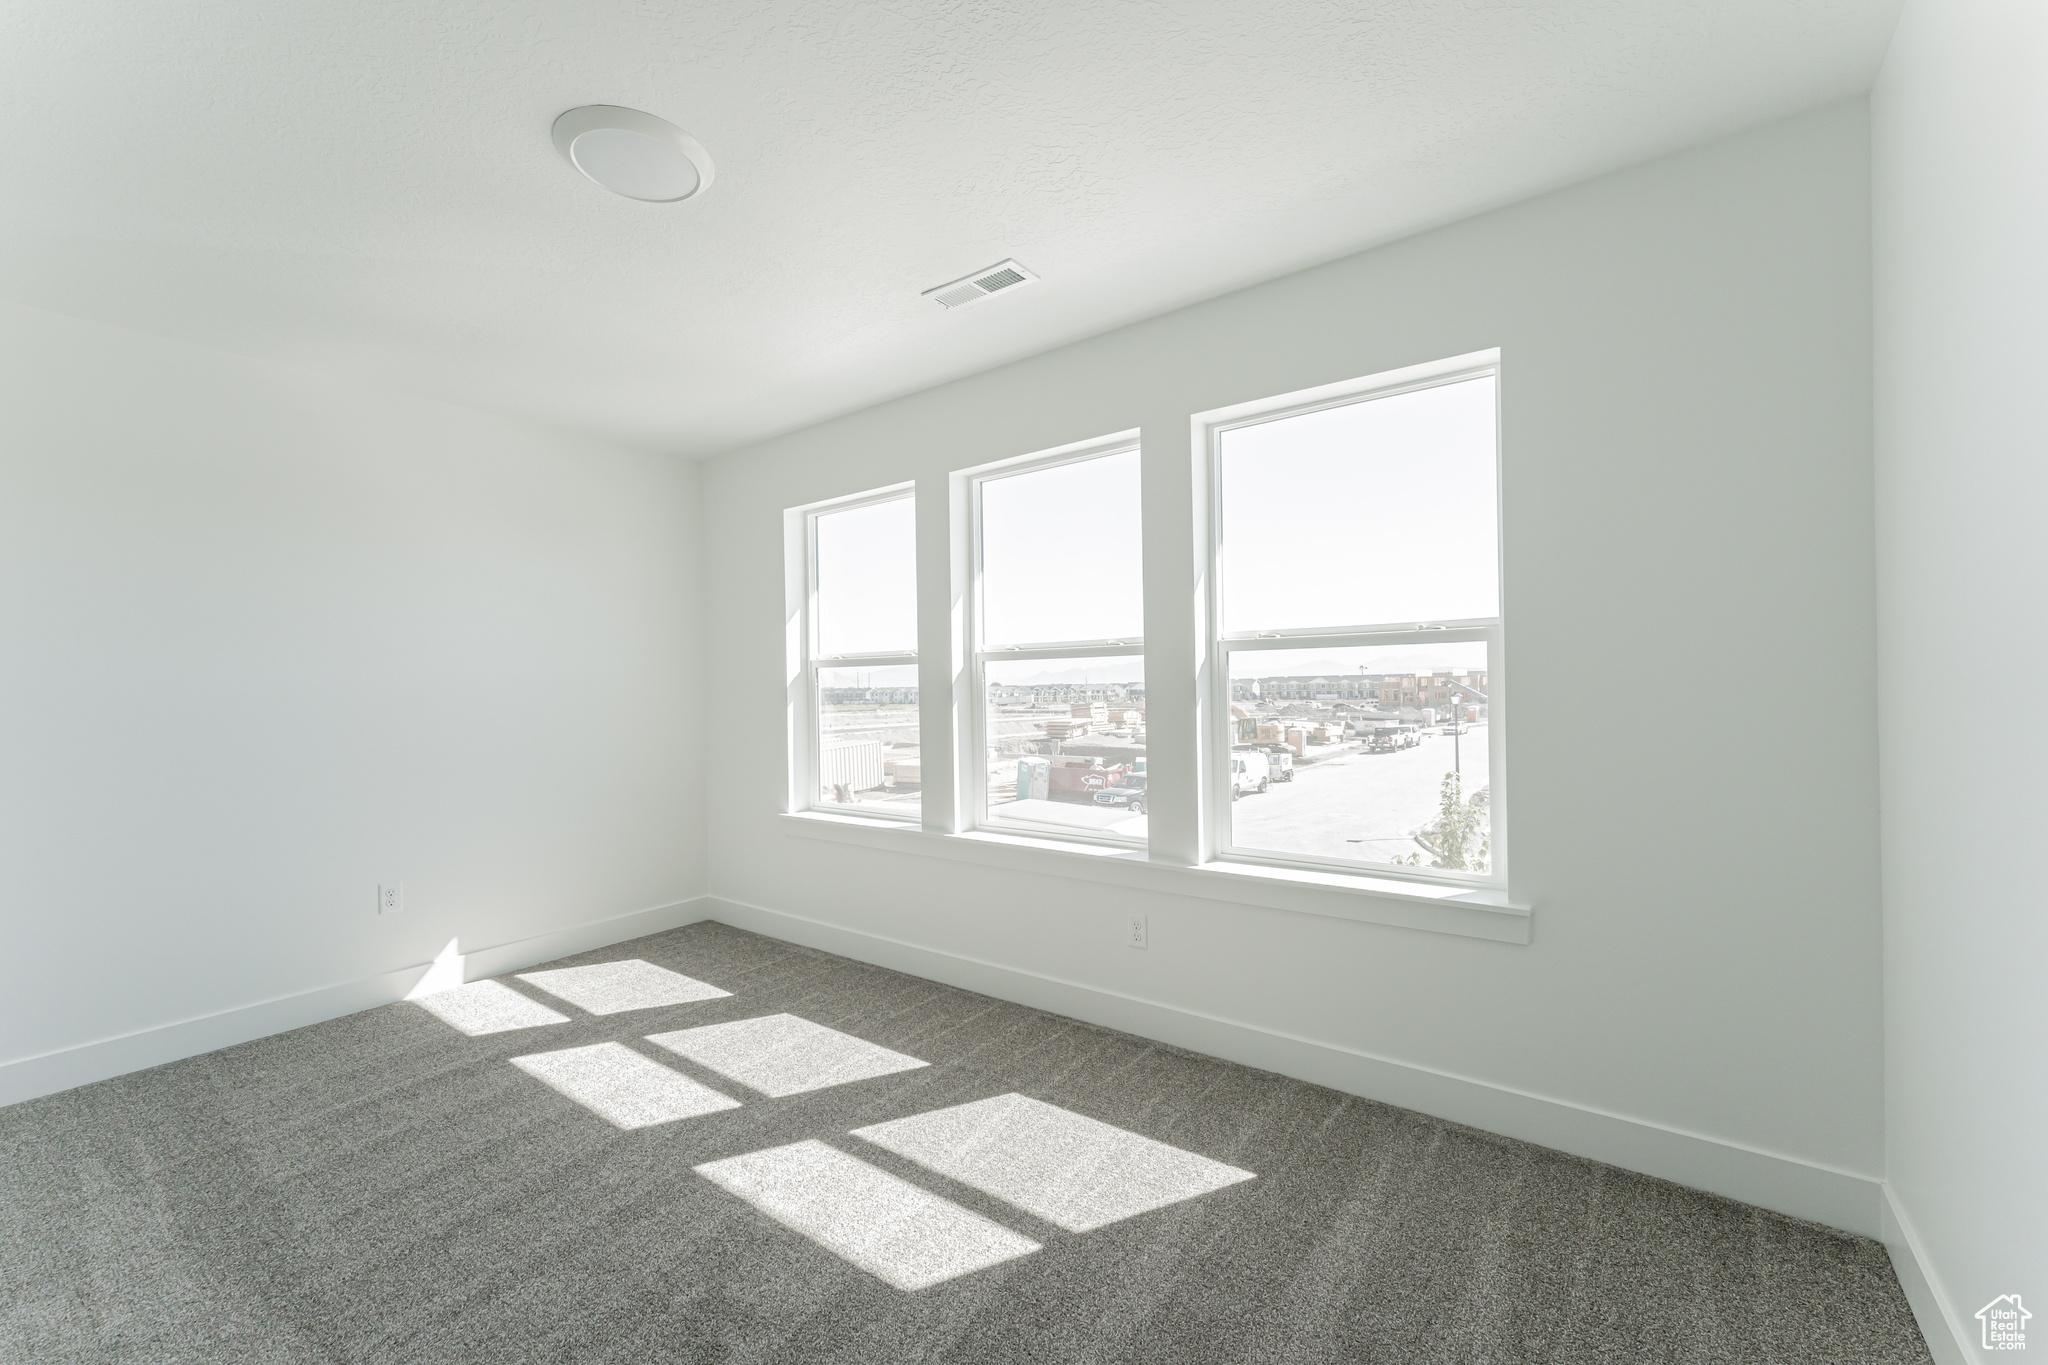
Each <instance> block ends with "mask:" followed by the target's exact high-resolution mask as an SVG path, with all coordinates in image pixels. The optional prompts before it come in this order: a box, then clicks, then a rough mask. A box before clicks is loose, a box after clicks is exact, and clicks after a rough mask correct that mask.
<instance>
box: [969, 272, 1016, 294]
mask: <svg viewBox="0 0 2048 1365" xmlns="http://www.w3.org/2000/svg"><path fill="white" fill-rule="evenodd" d="M975 283H976V284H978V285H980V286H981V287H982V288H983V289H986V290H988V292H989V293H991V294H993V293H995V292H996V290H998V289H1008V288H1009V287H1010V286H1011V285H1013V284H1022V283H1024V276H1023V275H1022V274H1020V273H1019V272H1018V271H1017V270H1016V269H1014V268H1013V267H1011V266H1007V265H1006V266H1004V267H1003V268H1002V269H1001V270H997V271H993V272H991V273H989V274H987V275H983V276H982V277H981V278H980V279H978V280H976V281H975Z"/></svg>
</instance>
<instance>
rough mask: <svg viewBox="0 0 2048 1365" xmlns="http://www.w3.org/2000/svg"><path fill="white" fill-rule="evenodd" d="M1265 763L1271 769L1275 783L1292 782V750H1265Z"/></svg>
mask: <svg viewBox="0 0 2048 1365" xmlns="http://www.w3.org/2000/svg"><path fill="white" fill-rule="evenodd" d="M1266 762H1267V763H1268V764H1269V765H1271V767H1272V769H1273V773H1272V776H1273V780H1274V781H1275V782H1292V781H1293V780H1294V751H1293V750H1291V749H1285V748H1276V749H1267V750H1266Z"/></svg>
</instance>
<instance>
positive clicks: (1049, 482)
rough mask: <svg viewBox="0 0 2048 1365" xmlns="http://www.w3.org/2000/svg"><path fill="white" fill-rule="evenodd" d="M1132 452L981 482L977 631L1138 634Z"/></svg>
mask: <svg viewBox="0 0 2048 1365" xmlns="http://www.w3.org/2000/svg"><path fill="white" fill-rule="evenodd" d="M1140 546H1141V542H1140V540H1139V508H1138V452H1137V451H1135V450H1133V451H1127V452H1125V453H1124V454H1122V455H1104V456H1102V457H1101V458H1099V459H1094V460H1082V461H1079V462H1077V463H1075V464H1064V465H1055V466H1054V467H1052V468H1051V469H1040V470H1034V471H1033V472H1031V473H1029V474H1012V475H1010V476H1009V477H1007V478H997V479H989V480H986V481H985V482H983V484H982V485H981V612H982V618H981V638H982V640H983V641H985V642H987V643H989V644H998V645H1028V644H1033V643H1043V644H1057V643H1060V642H1063V641H1067V640H1121V639H1137V638H1139V637H1141V636H1142V635H1143V634H1144V632H1145V594H1144V574H1143V567H1142V565H1141V563H1140Z"/></svg>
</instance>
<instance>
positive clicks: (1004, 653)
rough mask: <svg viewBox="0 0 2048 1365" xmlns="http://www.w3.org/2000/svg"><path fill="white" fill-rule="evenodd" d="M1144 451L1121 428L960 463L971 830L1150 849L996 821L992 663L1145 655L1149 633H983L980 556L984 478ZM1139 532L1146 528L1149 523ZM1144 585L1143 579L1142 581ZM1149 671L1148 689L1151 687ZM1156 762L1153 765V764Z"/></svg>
mask: <svg viewBox="0 0 2048 1365" xmlns="http://www.w3.org/2000/svg"><path fill="white" fill-rule="evenodd" d="M1138 450H1139V442H1138V433H1137V432H1136V431H1124V432H1118V433H1117V434H1115V435H1113V436H1103V437H1096V438H1093V439H1091V440H1086V441H1077V442H1075V443H1074V444H1072V445H1065V446H1059V447H1056V448H1054V449H1052V450H1041V451H1036V452H1033V453H1032V454H1029V455H1020V456H1017V457H1015V458H1013V459H1007V460H998V461H996V462H994V463H992V464H985V465H977V466H975V467H974V468H972V469H963V470H959V471H957V472H956V473H954V474H953V476H952V487H953V495H954V496H953V505H954V509H955V515H956V517H964V519H965V523H966V530H967V534H966V535H965V536H964V537H962V538H961V539H962V549H963V550H964V553H965V556H966V559H965V563H964V565H962V566H961V567H962V568H963V569H964V571H965V572H964V575H963V578H964V586H965V589H966V590H965V591H964V592H963V593H961V595H960V596H961V602H962V608H963V609H962V612H961V616H962V621H961V638H962V639H964V640H965V641H966V642H967V646H968V648H967V651H966V659H965V665H966V666H965V667H964V668H963V669H962V670H961V680H962V685H961V687H960V688H959V689H958V691H957V692H956V695H955V699H954V704H955V713H956V715H957V716H958V718H959V721H960V726H959V729H960V733H961V735H962V736H963V739H964V742H963V743H962V744H961V745H960V746H959V761H958V763H957V764H956V765H955V773H956V777H955V782H956V790H957V791H958V793H959V807H960V813H961V817H962V823H963V827H964V828H965V829H968V830H973V831H978V832H982V833H988V834H999V835H1024V836H1028V837H1030V838H1032V839H1041V840H1050V841H1056V842H1060V843H1076V844H1094V845H1100V846H1102V847H1105V848H1116V849H1136V850H1143V849H1144V848H1145V846H1146V840H1144V839H1132V838H1124V837H1119V836H1115V835H1108V834H1101V833H1096V832H1093V831H1089V830H1085V829H1075V828H1074V827H1072V826H1070V825H1052V824H1039V823H1037V822H1035V821H1029V820H1018V819H1014V818H1005V819H1003V820H1000V821H995V820H992V819H991V818H990V815H989V805H988V741H987V735H988V679H987V671H986V665H987V664H988V662H989V661H990V660H1019V661H1023V660H1030V659H1114V658H1131V657H1143V655H1144V653H1145V640H1144V637H1143V636H1142V635H1132V636H1129V637H1127V638H1120V639H1115V640H1110V639H1102V640H1057V641H1033V642H1023V643H1017V644H1012V643H1010V642H1007V641H990V640H984V639H983V638H982V633H981V631H982V622H983V620H984V619H985V616H984V613H983V610H982V555H981V492H982V488H983V486H984V485H986V484H988V483H991V482H993V481H995V480H997V479H1005V478H1011V477H1013V476H1016V475H1020V474H1035V473H1037V472H1039V471H1040V470H1045V469H1053V468H1057V467H1058V466H1060V465H1069V464H1080V463H1082V462H1084V461H1087V460H1095V459H1101V458H1103V457H1105V456H1110V455H1125V454H1132V453H1136V452H1137V451H1138ZM1139 533H1140V534H1141V535H1142V534H1143V527H1142V524H1141V526H1140V527H1139ZM1141 587H1142V585H1141ZM1150 688H1151V683H1150V680H1149V676H1148V679H1147V683H1146V689H1147V691H1148V692H1149V691H1150ZM1149 766H1150V765H1147V767H1148V770H1149Z"/></svg>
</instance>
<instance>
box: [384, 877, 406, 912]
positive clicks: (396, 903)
mask: <svg viewBox="0 0 2048 1365" xmlns="http://www.w3.org/2000/svg"><path fill="white" fill-rule="evenodd" d="M403 909H405V883H404V882H380V883H378V885H377V913H378V914H380V915H395V914H397V913H398V912H399V911H401V910H403Z"/></svg>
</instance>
